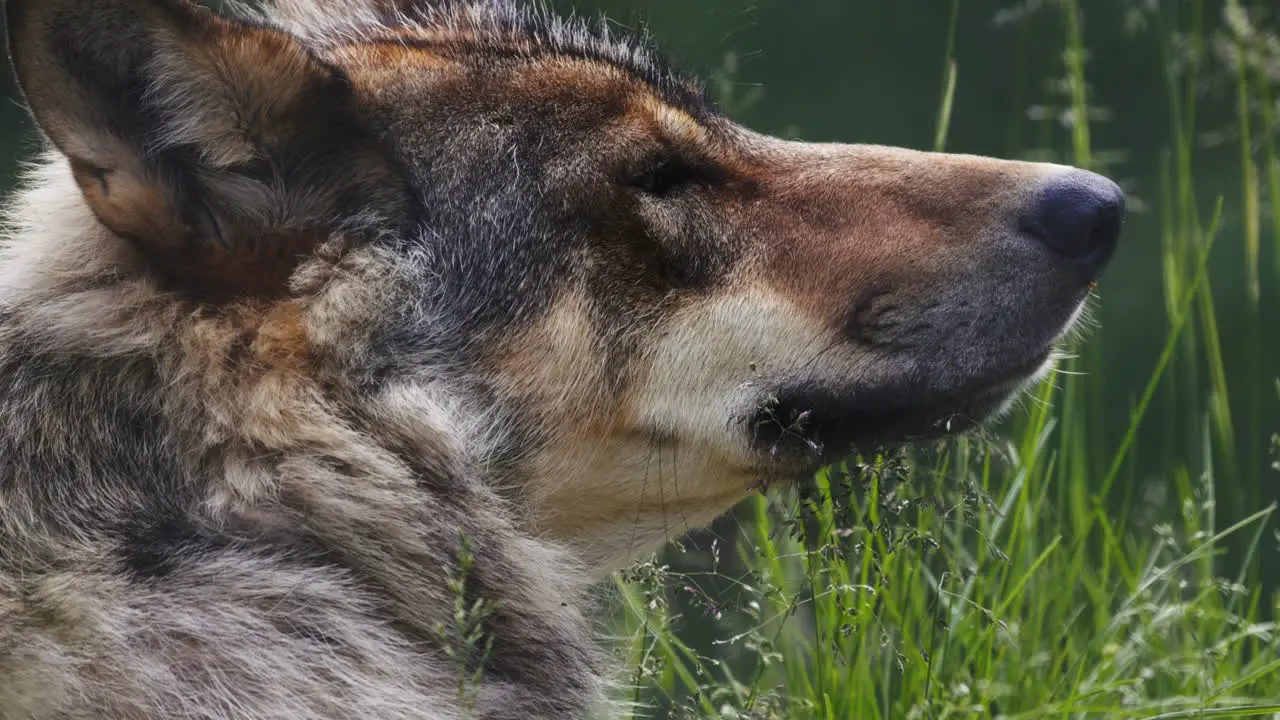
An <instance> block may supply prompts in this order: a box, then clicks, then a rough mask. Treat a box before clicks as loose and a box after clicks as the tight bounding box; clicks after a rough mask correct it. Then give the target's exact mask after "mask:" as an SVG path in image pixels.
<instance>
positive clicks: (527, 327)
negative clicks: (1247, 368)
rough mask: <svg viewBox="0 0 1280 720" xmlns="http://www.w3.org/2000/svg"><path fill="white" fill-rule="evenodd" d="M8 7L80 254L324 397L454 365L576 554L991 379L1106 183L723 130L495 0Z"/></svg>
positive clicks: (963, 423)
mask: <svg viewBox="0 0 1280 720" xmlns="http://www.w3.org/2000/svg"><path fill="white" fill-rule="evenodd" d="M7 8H8V15H9V28H10V34H11V40H10V42H11V48H12V54H13V59H14V64H15V67H16V69H17V72H18V77H19V79H20V81H21V85H22V87H23V89H24V92H25V95H26V98H27V100H28V102H29V103H30V105H31V107H32V110H33V112H34V114H35V117H36V119H37V121H38V122H39V124H40V126H41V127H42V128H43V130H44V132H45V133H46V135H47V136H48V137H49V139H50V140H51V141H52V143H53V145H54V146H55V147H56V148H57V150H58V151H59V152H60V154H61V155H62V156H63V157H64V158H65V160H66V163H67V166H68V167H69V169H70V173H71V175H72V176H73V177H74V179H75V181H76V183H77V185H78V186H79V191H80V193H81V195H82V198H83V202H84V204H85V205H86V206H87V207H88V208H89V209H90V210H91V211H92V213H93V217H94V218H95V219H96V221H97V223H98V224H100V226H101V227H103V228H105V229H106V230H107V231H108V232H107V233H106V234H105V235H99V234H92V238H88V237H84V236H82V237H80V238H78V239H77V240H76V242H79V243H80V244H81V247H80V248H79V249H78V252H80V253H81V254H82V255H87V256H92V257H93V258H95V261H94V263H92V264H93V265H94V272H96V273H98V274H99V276H101V273H103V272H106V271H108V270H109V271H110V272H111V273H114V274H116V275H117V276H118V277H121V278H129V279H131V280H138V281H141V282H143V283H145V284H146V286H147V287H148V288H149V289H150V291H152V292H154V294H155V298H158V299H156V300H154V302H158V303H160V302H164V303H170V304H171V305H173V306H175V307H176V306H182V307H185V308H189V309H190V308H201V309H202V311H204V312H209V313H214V314H219V315H222V316H226V315H228V314H229V313H232V312H233V310H236V309H237V308H238V309H239V310H238V311H239V312H242V313H247V315H246V317H248V316H252V317H255V318H259V320H252V321H250V320H246V321H245V322H249V323H250V324H252V323H260V322H261V319H262V318H268V317H280V316H281V313H287V314H288V315H289V317H291V318H294V321H295V325H296V327H293V328H292V329H291V330H289V331H288V334H289V340H288V341H287V342H286V343H285V345H288V348H286V349H285V350H283V351H282V352H283V353H284V354H285V355H287V356H288V362H290V363H292V364H293V365H292V367H293V368H294V369H295V370H296V372H298V373H300V374H303V375H306V376H308V377H309V378H310V380H311V381H312V382H313V383H315V384H316V386H317V387H320V388H327V390H323V391H319V392H318V395H319V396H323V395H326V394H327V395H328V397H329V398H330V401H333V402H340V403H348V404H356V405H361V404H370V403H372V404H376V403H378V402H383V401H384V400H385V398H384V395H385V393H387V392H388V391H389V389H392V388H395V389H398V390H397V391H400V392H408V391H409V390H407V389H412V391H413V392H415V393H422V394H425V395H433V396H437V397H448V398H450V400H449V401H448V402H446V403H445V404H447V405H449V406H450V407H452V408H453V410H451V411H450V412H451V413H452V414H451V415H450V419H449V420H448V422H449V423H452V424H455V425H456V426H457V427H465V428H468V429H467V430H466V431H465V432H466V433H469V434H470V435H471V436H470V437H462V438H460V439H459V441H458V442H459V443H461V445H463V446H466V450H465V453H470V454H471V455H473V456H475V458H473V459H476V461H477V462H478V463H479V465H480V466H482V467H483V468H484V472H485V474H487V475H488V478H487V481H488V482H491V483H493V484H494V486H495V487H500V488H502V490H503V492H506V493H508V495H509V496H510V497H512V498H514V501H515V503H516V505H517V507H519V508H520V514H521V521H522V523H524V524H525V526H527V528H528V529H529V531H530V532H532V533H534V534H536V535H538V536H542V537H550V538H555V539H558V540H561V541H564V542H567V543H568V544H570V545H571V546H574V547H577V548H578V549H579V550H580V551H581V552H582V553H584V554H585V555H587V556H588V557H589V559H590V560H591V562H592V563H593V564H595V565H597V566H599V567H601V568H608V567H614V566H616V565H617V564H618V563H619V562H622V561H624V560H625V558H626V557H628V556H630V555H631V554H634V553H635V552H639V551H642V550H644V549H647V548H651V547H652V546H653V544H654V543H656V542H659V541H661V540H662V539H664V538H666V537H667V536H669V535H670V534H672V533H674V532H678V531H680V530H683V529H685V528H686V527H688V526H696V525H701V524H704V523H706V522H708V521H709V520H710V519H712V518H713V517H714V516H715V515H717V514H719V513H721V512H723V511H724V510H725V509H726V508H728V507H729V506H731V505H732V504H733V503H734V502H735V501H736V500H738V499H740V498H741V497H743V496H744V495H745V494H746V493H747V492H748V491H749V490H750V489H751V488H752V487H755V486H758V485H760V484H761V483H762V482H776V481H787V480H791V479H794V478H798V477H801V476H804V475H806V474H808V473H812V472H813V471H814V470H815V469H817V468H818V467H819V466H821V465H822V464H824V463H826V462H829V461H831V460H834V459H838V458H840V457H841V456H843V455H845V454H847V453H848V452H850V451H851V450H852V449H854V448H855V447H857V446H858V445H860V444H862V443H880V442H894V441H900V440H907V439H914V438H920V437H928V436H934V435H938V434H942V433H945V432H951V431H958V430H961V429H964V428H967V427H970V426H972V425H973V424H975V423H977V422H979V421H981V420H982V419H984V418H986V417H988V416H989V415H991V414H993V413H995V412H997V411H999V410H1001V409H1002V408H1004V407H1006V406H1007V405H1008V403H1009V401H1010V399H1011V398H1012V397H1014V396H1015V394H1016V393H1017V392H1018V390H1019V389H1020V388H1022V387H1023V386H1024V385H1025V384H1026V383H1028V382H1029V381H1030V380H1033V379H1035V378H1038V377H1040V376H1041V375H1042V374H1043V373H1044V372H1045V371H1046V369H1047V368H1048V367H1049V363H1050V359H1051V356H1052V352H1053V347H1054V343H1055V342H1056V341H1057V340H1058V339H1059V338H1061V337H1062V335H1063V333H1064V332H1065V331H1067V329H1068V328H1069V327H1070V326H1071V324H1072V322H1073V320H1074V319H1075V318H1076V317H1077V315H1078V314H1079V312H1080V310H1081V308H1082V306H1083V304H1084V302H1085V300H1086V297H1087V295H1088V293H1089V288H1090V286H1091V283H1092V282H1093V281H1094V280H1096V279H1097V277H1098V275H1099V273H1100V272H1101V271H1102V269H1103V267H1104V266H1105V264H1106V263H1107V261H1108V259H1109V258H1110V256H1111V254H1112V252H1113V250H1114V249H1115V247H1116V243H1117V239H1118V235H1119V229H1120V223H1121V219H1122V215H1123V206H1124V198H1123V195H1122V193H1121V192H1120V190H1119V189H1118V188H1117V187H1116V186H1115V185H1114V184H1113V183H1111V182H1110V181H1108V180H1106V179H1104V178H1102V177H1099V176H1097V175H1094V174H1090V173H1087V172H1083V171H1079V170H1073V169H1069V168H1065V167H1060V166H1054V165H1046V164H1034V163H1022V162H1009V161H1001V160H994V159H988V158H979V157H970V156H960V155H945V154H932V153H920V152H912V151H908V150H902V149H894V148H885V147H873V146H858V145H836V144H813V143H800V142H788V141H783V140H780V139H776V138H771V137H767V136H764V135H760V134H757V133H754V132H751V131H750V130H748V129H746V128H744V127H742V126H740V125H738V124H736V123H734V122H733V121H732V120H730V119H729V118H727V117H725V116H723V115H721V114H720V113H719V112H717V110H716V108H715V107H714V105H713V104H712V103H711V102H710V101H709V100H708V99H706V97H704V95H703V94H702V93H701V92H700V91H699V90H698V89H697V88H696V86H694V85H692V84H690V83H689V82H687V81H686V80H684V79H682V78H680V77H677V76H676V75H674V74H673V73H671V72H670V71H669V70H667V69H666V68H665V67H664V66H663V65H661V63H660V62H659V61H658V60H657V59H655V58H654V57H653V56H652V55H651V54H650V53H649V51H647V50H646V49H644V48H642V47H640V46H638V45H637V44H635V43H634V41H631V40H628V39H617V38H612V37H610V36H609V35H608V34H607V33H606V32H605V31H603V30H593V29H591V28H588V27H586V26H585V25H580V24H575V23H569V22H565V21H560V20H557V19H555V18H552V17H550V16H548V15H546V14H545V13H543V12H541V11H538V10H527V9H521V8H519V7H517V6H516V4H514V3H509V2H505V1H499V0H493V1H485V0H480V1H476V2H462V1H456V2H435V3H432V2H417V3H414V2H407V3H406V2H401V3H394V2H389V1H383V2H379V1H378V0H356V1H355V2H351V3H341V2H337V0H330V1H329V2H326V1H325V0H282V2H280V3H279V4H278V6H277V7H275V8H274V9H272V10H270V11H268V14H267V15H265V16H262V17H257V18H255V19H253V20H233V19H228V18H224V17H220V16H216V15H214V14H212V13H210V12H208V11H206V10H203V9H201V8H198V7H196V6H194V5H191V4H188V3H185V2H177V1H161V0H149V1H147V0H112V2H109V3H97V4H94V5H93V6H92V8H91V11H92V13H93V18H94V21H93V22H91V23H90V22H81V21H79V20H77V18H78V17H79V16H80V13H82V12H87V11H90V6H89V5H87V4H85V3H83V2H79V1H77V0H44V1H43V2H40V3H35V2H31V1H30V0H10V1H9V2H8V4H7ZM122 37H130V38H137V42H130V43H124V42H121V41H120V38H122ZM59 252H66V251H65V249H64V250H59ZM64 280H65V277H64ZM245 308H252V310H246V309H245ZM283 308H287V310H284V309H283ZM121 321H122V322H126V323H127V322H130V321H128V320H124V319H122V320H121ZM50 331H51V332H54V331H56V328H55V329H51V330H50ZM201 352H205V350H201ZM283 361H284V360H282V359H281V358H280V357H276V358H274V359H272V360H270V361H269V362H283ZM380 398H382V399H380ZM228 412H230V413H232V414H234V413H236V412H239V411H237V410H235V409H234V408H230V409H228ZM404 412H405V413H407V414H406V417H405V418H403V419H402V422H403V423H405V424H407V425H413V424H415V423H417V424H421V425H423V426H428V425H438V424H439V423H440V422H441V418H440V417H439V416H438V415H439V414H438V413H435V415H433V412H434V411H432V412H428V411H427V410H426V409H424V410H423V411H422V412H421V414H420V415H419V416H416V417H415V415H414V412H413V411H412V410H411V409H406V410H404Z"/></svg>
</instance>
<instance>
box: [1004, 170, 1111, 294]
mask: <svg viewBox="0 0 1280 720" xmlns="http://www.w3.org/2000/svg"><path fill="white" fill-rule="evenodd" d="M1124 206H1125V199H1124V192H1123V191H1121V190H1120V187H1119V186H1118V185H1116V184H1115V183H1113V182H1111V181H1110V180H1108V179H1106V178H1104V177H1102V176H1101V175H1098V174H1095V173H1091V172H1085V171H1083V170H1073V171H1071V172H1067V173H1062V174H1060V175H1055V176H1054V177H1052V178H1049V179H1047V180H1045V182H1044V184H1043V185H1042V186H1041V188H1040V191H1039V192H1038V193H1037V194H1036V197H1035V199H1034V200H1033V201H1032V204H1031V207H1030V208H1029V211H1028V212H1027V213H1026V214H1025V215H1024V217H1023V220H1022V229H1023V231H1024V232H1026V233H1027V234H1028V235H1031V236H1032V237H1034V238H1036V239H1037V240H1039V241H1040V242H1041V243H1043V244H1044V245H1046V246H1048V247H1049V249H1051V250H1052V251H1053V252H1054V253H1055V254H1057V255H1059V256H1062V257H1064V258H1066V259H1068V260H1071V261H1073V262H1074V263H1075V264H1076V266H1077V267H1078V268H1079V269H1080V270H1081V271H1082V273H1083V274H1084V275H1085V276H1086V279H1087V280H1093V279H1095V278H1096V277H1097V275H1098V274H1099V273H1100V272H1101V271H1102V269H1103V267H1105V266H1106V264H1107V262H1108V261H1109V260H1110V259H1111V256H1112V254H1113V253H1114V252H1115V249H1116V246H1117V245H1118V244H1119V242H1120V229H1121V226H1122V225H1123V223H1124V210H1125V207H1124Z"/></svg>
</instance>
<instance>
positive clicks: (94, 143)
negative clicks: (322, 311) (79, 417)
mask: <svg viewBox="0 0 1280 720" xmlns="http://www.w3.org/2000/svg"><path fill="white" fill-rule="evenodd" d="M6 20H7V25H8V43H9V50H10V55H11V58H12V63H13V66H14V68H15V71H16V73H17V78H18V84H19V87H20V88H21V89H22V92H23V94H24V96H25V98H26V100H27V103H28V105H29V106H30V108H31V112H32V114H33V115H34V117H35V120H36V122H37V124H38V125H39V126H40V128H41V129H42V130H43V131H44V133H45V135H46V136H47V137H48V138H49V140H50V141H51V142H52V143H53V145H54V146H55V147H57V149H58V150H59V151H61V152H62V154H63V155H65V156H66V157H67V159H68V161H69V162H70V166H71V168H72V172H73V173H74V175H75V179H76V182H77V184H78V185H79V186H80V189H81V191H82V193H83V195H84V198H85V200H86V202H87V203H88V205H89V207H90V208H91V209H92V210H93V212H94V213H95V214H96V215H97V217H98V218H99V220H101V222H102V223H103V224H104V225H106V226H107V227H108V228H110V229H111V230H112V231H114V232H115V233H116V234H117V235H119V236H121V237H123V238H125V239H127V240H129V241H132V242H133V243H134V245H135V246H136V247H137V249H138V250H139V251H140V252H141V253H142V255H144V256H145V257H146V258H147V259H148V260H149V261H150V264H151V265H152V267H153V268H154V270H155V271H156V272H158V273H159V274H160V275H161V276H162V279H163V280H164V281H165V282H167V283H168V284H170V285H171V286H173V287H174V289H177V290H180V291H184V292H189V293H192V294H198V295H201V296H204V297H207V298H221V299H225V298H232V297H239V296H245V295H252V296H257V295H271V294H278V293H282V292H284V291H285V290H286V289H287V280H288V277H289V275H290V274H291V272H292V271H293V269H294V267H295V265H296V263H297V261H298V259H299V258H300V257H302V256H305V255H306V254H307V253H308V252H310V251H311V250H312V249H313V248H314V247H315V245H316V244H318V243H319V242H320V241H322V240H323V239H324V238H325V237H326V236H327V235H328V234H330V233H331V232H334V231H336V230H342V229H351V228H352V226H353V225H356V224H360V223H387V222H397V221H399V220H401V219H402V218H403V216H404V215H405V214H406V212H407V210H406V207H407V200H406V199H407V197H408V191H407V185H406V182H405V180H404V175H403V173H402V172H401V170H400V168H399V166H398V165H397V163H396V162H395V161H394V160H393V159H392V158H391V157H390V155H389V153H388V152H387V151H386V150H385V149H384V147H383V145H382V143H381V142H380V141H379V139H378V138H377V137H376V136H375V134H374V133H373V132H372V131H371V130H370V129H369V128H367V127H366V125H365V123H364V122H363V121H362V119H361V117H360V115H359V113H358V111H357V107H356V105H355V101H354V98H353V95H352V93H351V92H350V90H349V87H348V84H347V82H346V80H345V78H344V77H343V76H342V74H341V73H340V72H338V71H337V70H335V69H333V68H331V67H328V66H326V65H325V64H324V63H322V62H320V61H319V60H317V59H316V58H315V57H314V56H313V55H312V54H311V53H309V52H308V51H307V50H306V49H305V48H304V47H303V46H302V44H301V43H300V42H299V41H298V40H296V39H295V38H293V37H292V36H290V35H288V34H286V33H284V32H281V31H279V30H276V29H272V28H269V27H265V26H261V25H256V24H251V23H247V22H239V21H233V20H229V19H225V18H223V17H220V16H218V15H216V14H214V13H213V12H211V11H210V10H208V9H206V8H203V7H200V6H198V5H195V4H193V3H191V2H188V1H187V0H7V2H6Z"/></svg>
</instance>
